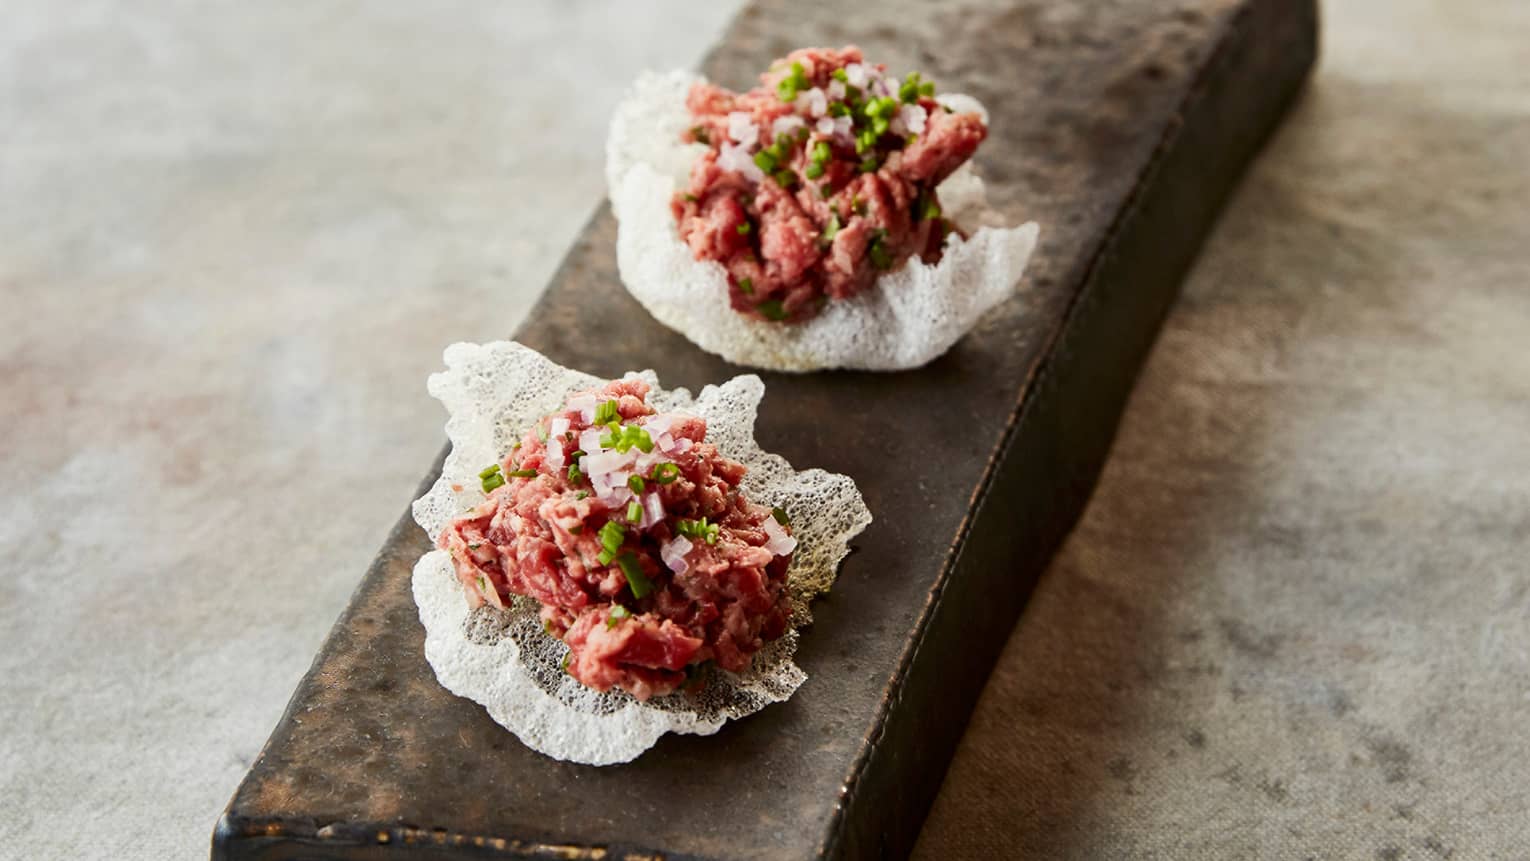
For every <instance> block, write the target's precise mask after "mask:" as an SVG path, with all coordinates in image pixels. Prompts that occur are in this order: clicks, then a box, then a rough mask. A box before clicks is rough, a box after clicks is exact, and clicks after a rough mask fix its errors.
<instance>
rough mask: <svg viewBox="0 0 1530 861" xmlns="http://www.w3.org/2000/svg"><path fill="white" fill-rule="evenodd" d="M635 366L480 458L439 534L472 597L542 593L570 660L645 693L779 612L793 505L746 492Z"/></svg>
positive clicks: (578, 672) (675, 683)
mask: <svg viewBox="0 0 1530 861" xmlns="http://www.w3.org/2000/svg"><path fill="white" fill-rule="evenodd" d="M647 395H648V384H647V383H645V382H643V381H642V380H641V379H637V378H635V377H629V378H627V379H623V380H617V381H614V382H611V383H608V384H606V385H605V386H604V387H603V388H600V389H598V390H595V391H590V392H584V393H580V394H576V395H574V396H572V397H570V398H569V399H568V401H567V402H566V403H565V404H564V408H563V409H562V410H561V411H559V412H556V413H553V414H552V415H549V416H546V417H544V418H543V419H541V420H540V421H538V422H537V423H536V425H535V426H534V427H533V428H532V429H531V430H529V431H528V432H527V433H526V434H525V436H524V437H523V438H522V439H521V440H520V442H518V443H516V444H515V447H514V448H513V449H512V450H511V452H510V453H509V455H508V456H507V457H506V458H504V459H503V460H502V461H500V462H499V463H496V464H492V465H490V466H489V467H488V468H486V469H485V470H484V471H483V472H482V473H480V474H479V478H480V480H481V481H482V482H483V489H484V491H485V492H487V493H488V498H487V499H485V500H484V501H483V502H482V503H481V504H479V505H478V506H477V507H475V508H473V509H472V510H470V511H468V512H467V513H465V514H464V515H462V516H461V517H459V518H457V519H456V520H454V521H453V522H452V523H450V524H449V525H448V526H447V527H446V529H445V530H443V531H442V533H441V535H440V537H439V539H438V540H437V545H438V546H439V547H441V548H442V549H443V550H446V551H447V552H448V553H449V554H450V555H451V558H452V564H453V566H454V567H455V569H456V572H457V577H458V579H459V580H460V581H461V583H462V586H463V588H464V590H466V593H467V596H468V601H469V603H470V605H471V606H473V607H479V606H482V605H483V604H485V603H487V604H491V605H493V606H496V607H505V606H506V605H507V604H508V602H509V601H510V596H512V595H524V596H527V597H530V598H535V599H536V600H537V601H539V602H540V603H541V605H542V609H541V618H542V621H543V623H544V625H545V626H546V628H547V631H548V633H549V634H551V635H553V636H555V637H558V638H559V639H561V640H563V641H564V642H565V643H567V644H568V647H569V655H568V658H567V663H566V665H565V669H566V670H567V671H568V673H569V674H570V675H572V676H573V677H574V678H575V679H578V680H579V681H580V682H581V683H583V684H585V685H587V686H588V687H591V688H594V689H596V690H600V691H606V690H609V689H610V688H612V687H613V686H614V687H619V688H622V689H623V690H626V691H627V692H629V693H631V694H632V695H633V696H635V697H637V698H638V699H639V700H646V699H648V698H649V697H653V696H662V695H664V694H668V693H671V692H673V691H674V690H676V689H677V688H679V687H681V686H682V685H684V684H685V682H686V680H687V679H688V678H690V677H691V675H692V674H693V673H694V671H695V669H696V668H697V667H698V666H699V665H701V664H702V663H704V662H706V661H715V662H716V663H717V665H718V666H720V667H722V668H723V669H725V670H729V671H732V672H742V671H743V670H745V669H747V668H748V667H749V663H750V658H751V656H752V655H753V654H754V653H755V652H757V651H758V650H759V649H760V648H761V647H762V646H763V645H764V644H765V643H766V642H767V641H769V640H773V639H776V638H777V637H780V636H781V635H782V634H783V633H784V632H785V631H786V628H787V624H788V617H789V615H790V609H789V606H788V603H787V589H786V571H787V568H788V566H789V565H790V564H791V556H792V552H793V551H794V550H795V549H796V546H797V541H796V539H795V538H793V537H792V536H791V531H790V529H791V528H790V522H789V520H788V517H787V515H786V512H784V511H782V510H781V509H779V508H777V509H770V508H766V507H764V506H761V505H758V504H755V503H752V502H750V501H749V500H747V499H745V498H744V496H743V494H742V493H741V492H740V491H739V487H738V484H739V481H740V480H741V479H742V478H743V476H744V473H745V467H744V465H743V464H740V463H738V462H736V461H733V460H730V459H728V458H726V457H723V456H722V455H721V454H720V453H719V452H718V451H717V449H716V447H715V446H713V445H712V444H710V443H708V442H706V430H707V428H706V421H705V420H704V419H701V418H699V417H696V416H692V415H686V414H682V413H657V412H655V411H654V410H653V408H652V407H650V406H649V405H648V403H647V401H646V398H647Z"/></svg>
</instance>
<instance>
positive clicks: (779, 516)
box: [770, 505, 792, 526]
mask: <svg viewBox="0 0 1530 861" xmlns="http://www.w3.org/2000/svg"><path fill="white" fill-rule="evenodd" d="M770 516H771V517H774V518H775V519H776V522H777V523H779V524H781V525H782V526H791V525H792V519H791V518H790V517H787V516H786V509H784V508H782V507H781V506H779V505H777V506H776V507H774V508H772V509H771V510H770Z"/></svg>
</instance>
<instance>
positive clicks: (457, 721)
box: [213, 0, 1316, 859]
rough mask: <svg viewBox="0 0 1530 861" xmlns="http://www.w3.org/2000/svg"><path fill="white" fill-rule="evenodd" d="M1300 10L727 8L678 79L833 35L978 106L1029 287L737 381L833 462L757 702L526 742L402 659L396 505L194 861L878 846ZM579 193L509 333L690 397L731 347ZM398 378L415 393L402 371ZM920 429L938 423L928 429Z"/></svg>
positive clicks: (1026, 565) (792, 441)
mask: <svg viewBox="0 0 1530 861" xmlns="http://www.w3.org/2000/svg"><path fill="white" fill-rule="evenodd" d="M1315 18H1316V10H1315V7H1314V4H1313V2H1312V0H1118V2H1113V3H1097V4H1070V3H1056V4H1054V3H1048V2H1044V0H1008V2H1005V0H965V2H960V3H952V4H933V3H920V2H915V0H898V2H886V3H880V4H875V5H873V6H856V7H854V8H853V9H851V8H849V7H841V6H838V5H836V6H833V7H831V6H830V5H829V4H820V3H815V2H810V0H762V2H757V3H755V4H753V5H751V6H749V7H748V8H747V9H746V10H745V11H744V12H743V13H742V14H741V15H740V16H739V18H738V19H737V20H736V21H735V22H734V24H733V26H732V28H731V29H730V31H729V33H728V34H727V36H726V37H725V39H724V41H723V42H722V44H721V45H720V46H719V47H718V48H717V49H715V50H714V51H713V53H712V54H711V56H710V58H709V59H708V61H707V63H706V66H705V71H706V72H707V73H708V74H709V75H711V76H712V77H713V78H714V79H716V80H719V81H721V82H723V83H725V84H727V85H730V86H735V87H742V86H745V85H747V84H748V83H749V82H750V80H751V79H752V76H753V75H754V74H755V72H757V71H758V70H759V69H762V68H764V67H765V66H766V64H767V63H768V62H769V61H770V60H771V59H772V58H773V57H776V56H779V55H781V54H783V53H785V52H786V51H788V50H789V49H791V48H793V47H796V46H799V45H803V44H840V43H847V42H854V43H858V44H860V45H861V46H862V47H864V48H865V49H866V50H867V52H868V54H869V55H870V56H872V57H875V58H880V59H883V60H885V61H886V62H888V63H889V65H890V66H891V67H892V68H894V69H913V68H919V69H922V70H925V71H926V72H927V73H929V74H930V75H931V76H932V77H933V78H934V79H935V80H937V81H938V82H939V83H940V85H941V86H942V88H943V89H947V90H954V91H964V92H970V93H972V94H974V95H976V96H978V97H979V98H981V99H983V100H984V101H985V102H986V103H987V104H988V105H989V107H990V110H991V111H992V114H993V124H992V129H991V131H992V135H991V137H990V140H989V141H988V142H987V143H986V144H985V145H984V147H983V149H982V150H981V151H980V153H979V155H978V158H977V162H978V165H979V168H980V170H981V171H982V173H983V174H984V175H985V177H986V178H987V180H988V181H989V184H990V193H991V201H992V203H993V204H994V205H995V206H997V207H998V208H1000V209H1002V210H1003V211H1005V212H1006V213H1007V214H1008V215H1009V216H1011V217H1012V218H1013V219H1014V220H1015V221H1019V220H1021V219H1023V218H1034V219H1036V220H1039V221H1040V222H1041V223H1042V225H1043V228H1042V238H1041V246H1040V250H1039V252H1038V254H1037V256H1036V258H1035V259H1034V260H1033V263H1032V267H1031V270H1030V272H1028V273H1027V281H1028V284H1029V286H1030V290H1029V292H1028V293H1027V295H1026V296H1025V298H1024V299H1023V300H1022V301H1015V302H1012V303H1010V304H1009V305H1007V306H1005V307H1004V308H1001V309H999V310H997V311H996V312H995V313H993V314H991V315H990V316H989V317H988V318H987V319H986V320H985V321H984V322H983V324H982V325H981V326H980V327H979V328H978V329H977V330H976V331H975V332H974V333H973V334H972V335H971V336H969V337H968V338H966V339H965V340H964V341H962V342H961V343H960V344H958V345H957V347H956V348H955V349H954V350H953V351H952V352H951V353H950V354H948V355H947V356H945V357H944V358H942V359H940V360H939V361H937V362H935V363H934V364H932V365H931V366H929V367H927V368H924V369H922V370H919V371H916V372H911V373H905V374H896V375H873V374H857V373H832V374H814V375H807V376H788V375H773V374H770V375H765V377H766V383H767V387H768V391H767V394H766V398H765V402H764V405H763V407H762V410H761V416H760V424H759V428H758V431H759V433H758V436H759V440H760V442H761V444H762V445H764V446H765V447H766V448H767V449H769V450H772V451H777V452H780V453H781V454H783V455H785V456H786V457H787V458H789V459H790V460H791V461H792V462H793V463H795V464H798V465H799V466H821V467H825V468H827V469H830V470H834V471H837V472H844V473H847V474H849V475H852V476H855V477H856V479H857V481H858V482H859V483H860V484H861V487H862V490H863V492H864V493H865V495H866V500H867V503H868V504H869V505H870V506H871V509H872V511H873V512H874V514H875V515H876V517H877V520H876V522H875V523H874V524H873V525H872V526H871V527H870V528H869V529H868V530H867V531H866V533H865V534H864V535H863V536H862V537H861V539H860V540H859V541H858V542H857V550H856V552H855V553H854V554H852V555H851V557H850V558H849V559H848V560H847V561H846V563H845V566H844V568H843V570H842V573H841V576H840V579H839V581H838V583H837V584H836V586H835V591H834V593H833V595H832V596H830V597H829V598H827V599H826V600H824V601H821V602H820V603H819V604H818V605H816V606H815V610H814V612H815V616H816V623H815V625H814V626H813V627H812V628H811V629H809V630H808V631H807V632H806V634H805V636H804V637H803V641H802V648H801V650H800V652H799V654H798V661H799V663H800V664H801V665H802V666H803V667H804V668H805V669H806V670H807V671H808V673H809V674H810V676H811V678H810V679H809V680H808V682H807V683H806V684H805V685H804V686H803V687H802V689H801V690H800V691H799V692H798V694H797V695H796V696H795V697H794V698H793V699H792V700H791V701H790V702H788V703H785V704H783V705H779V706H773V707H771V708H769V709H767V710H765V711H764V712H762V713H761V714H759V715H757V716H755V717H752V718H749V719H747V720H745V721H741V722H738V723H735V724H732V725H729V726H728V727H726V728H724V729H723V730H722V732H720V733H719V734H718V735H716V736H712V737H707V738H695V737H668V738H665V739H664V740H662V741H661V742H660V743H659V744H658V746H657V747H656V748H655V749H654V750H652V751H650V752H649V753H648V754H646V755H644V756H643V757H641V758H639V759H638V760H637V761H636V762H634V763H631V764H629V765H625V766H618V767H609V768H592V767H587V766H578V765H570V764H567V763H560V762H554V761H552V760H549V759H547V758H545V757H542V756H540V755H538V754H536V753H533V752H531V751H530V750H528V749H526V748H525V747H523V746H522V745H520V743H519V742H517V741H516V740H515V738H514V737H513V736H511V735H510V734H509V733H508V732H506V731H504V730H503V729H501V728H500V727H498V726H497V725H495V724H494V723H493V722H492V721H490V720H489V718H488V717H487V716H486V715H485V714H484V713H483V711H482V709H480V708H479V707H478V706H477V705H475V704H473V703H471V702H468V701H466V700H461V699H457V698H455V697H453V696H451V695H450V694H448V693H447V692H446V691H445V690H443V689H442V688H440V686H439V685H438V684H437V683H436V681H435V678H434V676H433V674H432V673H431V671H430V668H429V667H428V666H427V665H426V663H425V660H424V657H423V654H422V641H423V632H422V630H421V628H420V625H419V622H418V620H417V618H416V616H415V609H414V605H413V602H412V599H411V597H410V593H409V586H408V580H409V574H410V567H411V566H412V564H413V563H414V561H415V559H416V558H417V557H418V556H419V554H420V553H422V552H423V551H424V550H425V549H427V542H426V540H425V537H424V536H423V535H422V534H421V533H420V532H419V530H418V529H417V528H416V527H415V526H414V525H413V523H412V522H411V521H409V520H408V518H407V517H406V518H405V519H403V520H401V521H400V523H399V525H398V526H397V527H396V528H395V530H394V532H393V534H392V535H391V536H390V537H389V539H388V541H387V543H386V545H385V546H384V547H383V549H382V551H381V553H380V554H379V556H378V558H377V560H376V562H375V563H374V564H373V566H372V568H371V570H370V571H369V572H368V573H367V575H366V578H365V579H364V580H363V581H362V583H361V585H360V587H359V588H358V590H357V592H356V594H355V596H354V597H353V599H352V602H351V605H350V607H349V608H348V609H347V610H346V612H345V613H344V614H343V615H342V617H341V618H340V620H339V622H338V623H337V624H336V626H335V629H334V631H333V633H332V634H331V635H330V638H329V641H328V642H327V643H326V644H325V646H324V648H323V650H322V652H321V653H320V654H319V656H318V658H317V659H316V661H315V663H314V666H313V668H312V670H311V671H310V672H309V674H308V676H307V677H306V678H305V679H304V680H303V682H302V684H301V685H300V686H299V688H298V690H297V692H296V693H295V695H294V697H293V700H292V702H291V704H290V705H289V707H288V711H287V713H286V715H285V716H284V718H283V720H282V722H281V724H280V725H279V726H278V727H277V728H276V730H275V732H274V733H273V735H272V737H271V739H270V741H269V742H268V743H267V745H266V748H265V750H264V751H263V752H262V754H261V756H260V758H259V759H258V761H257V762H256V763H255V765H254V766H253V767H252V769H251V771H250V774H249V775H248V777H246V779H245V781H244V782H243V784H242V785H241V786H240V787H239V789H238V791H237V792H236V794H235V796H234V798H233V800H232V801H231V802H230V805H229V808H228V811H227V813H226V814H225V816H224V817H223V819H222V821H221V822H220V823H219V825H218V828H217V830H216V832H215V834H214V838H213V856H214V857H215V858H226V859H254V858H261V859H287V858H398V857H421V858H426V857H429V858H485V857H506V856H510V857H523V856H529V857H547V858H608V857H624V856H631V855H635V856H637V857H660V856H661V855H662V857H665V858H782V857H815V856H825V857H836V858H838V857H872V856H878V855H888V854H893V855H896V854H901V853H903V852H904V851H906V850H907V848H908V847H909V846H910V845H911V843H912V841H913V838H914V836H915V835H916V834H917V829H918V827H919V822H920V819H921V817H922V816H923V814H924V811H925V809H926V808H927V806H928V804H929V802H930V800H931V799H932V798H933V796H934V793H935V791H936V789H937V788H938V787H939V784H940V780H941V776H942V774H943V773H944V769H945V765H946V763H947V761H948V759H949V757H950V754H951V751H952V749H953V748H954V746H955V743H956V741H957V739H958V738H959V737H960V735H961V731H962V727H963V724H964V722H965V719H966V716H967V714H968V713H969V711H970V709H971V707H972V705H973V703H974V702H975V700H976V697H977V694H978V693H979V691H980V690H981V688H982V685H983V682H984V679H985V677H986V675H987V672H988V670H989V668H990V667H991V665H992V662H993V660H994V658H995V656H996V655H997V652H998V649H999V648H1000V646H1001V645H1002V644H1003V642H1004V639H1005V636H1006V635H1007V633H1008V632H1009V630H1010V628H1011V626H1012V625H1013V624H1014V621H1015V619H1016V617H1017V615H1018V613H1019V611H1020V609H1021V608H1022V607H1023V605H1024V602H1025V598H1026V596H1027V595H1028V594H1029V592H1030V588H1031V585H1032V584H1033V583H1034V580H1035V578H1036V577H1037V576H1039V574H1040V572H1041V570H1042V569H1043V568H1044V566H1045V563H1046V560H1047V558H1048V557H1049V556H1050V554H1051V551H1052V550H1053V548H1054V547H1055V546H1056V545H1057V543H1058V541H1059V540H1060V539H1061V537H1062V536H1063V535H1064V534H1065V533H1066V531H1067V529H1068V528H1069V527H1070V526H1071V524H1072V523H1073V521H1074V519H1075V518H1076V516H1077V514H1078V512H1079V511H1080V509H1081V507H1082V505H1083V503H1084V501H1085V499H1086V497H1087V495H1088V493H1089V490H1090V488H1091V486H1092V484H1093V481H1094V478H1095V475H1096V473H1097V471H1098V468H1099V465H1100V463H1101V461H1102V460H1103V457H1104V455H1105V452H1106V450H1107V449H1108V447H1109V443H1110V439H1111V436H1112V433H1113V432H1114V428H1115V423H1116V420H1117V417H1118V415H1119V411H1120V409H1121V405H1122V403H1123V401H1124V398H1125V395H1126V393H1127V391H1128V390H1129V388H1130V386H1131V382H1132V378H1133V375H1134V374H1135V371H1136V368H1137V366H1138V364H1139V362H1140V360H1141V358H1142V356H1143V355H1144V354H1145V352H1146V350H1147V348H1148V346H1149V344H1150V343H1151V341H1152V339H1153V336H1154V334H1155V332H1156V331H1157V328H1158V325H1159V323H1160V321H1161V319H1162V317H1163V314H1164V312H1165V310H1166V308H1167V307H1168V304H1169V302H1170V301H1171V300H1172V298H1173V296H1174V293H1175V289H1176V287H1177V285H1178V282H1179V280H1180V278H1181V276H1182V274H1183V273H1184V271H1185V269H1186V267H1187V266H1188V265H1189V263H1190V261H1191V259H1192V258H1193V256H1194V253H1195V251H1196V248H1197V246H1198V245H1199V243H1200V241H1201V239H1202V237H1203V236H1204V234H1205V233H1206V231H1207V229H1208V227H1209V225H1210V223H1211V221H1212V220H1213V218H1214V217H1215V214H1216V211H1217V209H1218V207H1219V206H1220V205H1221V203H1222V201H1223V200H1224V198H1225V197H1226V195H1227V194H1228V192H1229V190H1230V188H1231V187H1232V185H1233V184H1234V183H1235V182H1236V180H1237V178H1238V176H1239V174H1240V172H1241V171H1242V169H1243V167H1244V166H1245V165H1246V163H1247V162H1248V160H1249V159H1250V158H1251V157H1252V155H1253V154H1254V152H1255V151H1256V150H1257V148H1258V146H1259V145H1260V143H1261V142H1262V141H1263V139H1264V138H1265V136H1266V135H1267V134H1268V133H1269V131H1270V130H1271V129H1272V128H1273V126H1274V124H1275V123H1276V122H1277V120H1278V119H1279V117H1280V116H1281V114H1282V113H1283V112H1284V110H1285V109H1286V107H1287V106H1288V105H1289V103H1290V101H1291V100H1292V98H1293V97H1294V95H1295V94H1296V92H1297V91H1298V90H1299V87H1300V85H1301V83H1302V81H1303V80H1304V79H1305V76H1306V73H1307V70H1308V69H1309V67H1310V66H1311V63H1312V61H1313V58H1314V55H1315V51H1316V45H1315ZM614 238H615V226H614V223H613V222H612V219H611V217H610V214H609V212H608V211H604V210H603V211H602V212H601V213H599V214H598V215H597V216H596V217H595V218H594V220H593V221H592V222H591V224H590V225H589V227H588V228H587V230H586V231H585V233H584V235H583V236H582V238H581V239H580V240H579V241H578V242H577V243H576V245H575V247H574V248H573V249H572V251H571V252H570V254H569V256H568V258H567V260H566V261H565V263H564V265H563V267H562V269H561V270H560V271H559V272H558V274H557V276H556V277H555V278H554V280H553V283H552V285H551V287H550V288H549V290H548V292H547V294H546V296H545V297H544V298H543V300H542V301H541V303H540V304H539V305H538V306H537V308H536V309H535V310H534V312H533V313H532V315H531V317H530V319H529V320H528V321H527V323H526V324H525V326H524V327H523V328H522V330H521V332H520V334H519V336H518V337H519V338H520V340H522V341H524V342H525V343H527V344H529V345H531V346H533V347H535V348H537V349H539V350H542V351H543V352H545V353H547V354H548V355H549V356H551V357H552V358H554V359H556V360H558V361H560V362H563V363H565V364H568V365H571V366H574V367H578V368H581V369H584V370H587V371H590V372H592V373H596V374H602V375H618V374H620V373H622V372H623V371H626V370H628V369H631V368H643V367H652V368H654V369H655V370H657V371H658V373H659V376H660V378H661V379H662V380H663V381H664V382H665V383H666V384H667V385H686V386H691V387H693V388H695V387H699V386H700V385H703V384H705V383H707V382H713V381H720V380H722V379H725V378H727V377H728V376H731V375H732V374H734V373H738V372H739V369H737V368H734V367H731V366H728V365H727V364H725V363H723V362H722V361H720V360H718V359H715V358H714V357H711V356H708V355H706V354H703V353H701V352H699V351H698V350H696V349H694V348H692V347H691V346H690V345H689V344H688V343H687V342H686V341H684V340H683V339H682V338H681V337H680V336H678V335H675V334H674V333H671V332H669V331H668V330H666V329H664V328H662V327H660V326H659V325H658V324H656V323H654V322H653V321H652V320H651V319H650V318H649V317H648V316H647V315H646V314H645V313H644V312H643V310H642V309H641V308H640V307H638V306H637V305H636V304H635V303H634V302H633V301H631V300H630V299H629V298H628V297H627V295H626V293H625V291H623V290H621V288H620V286H619V283H618V280H617V276H616V272H615V260H614ZM406 396H419V397H423V395H406ZM932 442H936V443H938V444H934V445H932V444H931V443H932Z"/></svg>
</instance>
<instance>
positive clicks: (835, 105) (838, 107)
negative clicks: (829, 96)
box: [829, 102, 850, 117]
mask: <svg viewBox="0 0 1530 861" xmlns="http://www.w3.org/2000/svg"><path fill="white" fill-rule="evenodd" d="M849 115H850V108H849V106H847V105H846V104H845V103H844V102H830V103H829V116H831V117H846V116H849Z"/></svg>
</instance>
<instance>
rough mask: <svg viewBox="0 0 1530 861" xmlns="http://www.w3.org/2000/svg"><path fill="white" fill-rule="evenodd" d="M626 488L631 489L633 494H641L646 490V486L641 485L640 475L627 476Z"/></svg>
mask: <svg viewBox="0 0 1530 861" xmlns="http://www.w3.org/2000/svg"><path fill="white" fill-rule="evenodd" d="M627 486H628V487H630V488H632V492H633V493H642V492H643V491H644V490H646V489H647V487H646V485H644V484H643V477H642V476H641V475H629V476H627Z"/></svg>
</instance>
